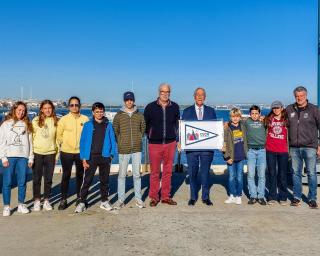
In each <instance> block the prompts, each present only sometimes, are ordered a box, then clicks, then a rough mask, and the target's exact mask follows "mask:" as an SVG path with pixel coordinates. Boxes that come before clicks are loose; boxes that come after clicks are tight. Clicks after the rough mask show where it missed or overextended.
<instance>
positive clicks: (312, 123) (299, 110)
mask: <svg viewBox="0 0 320 256" xmlns="http://www.w3.org/2000/svg"><path fill="white" fill-rule="evenodd" d="M293 94H294V97H295V99H296V102H295V103H293V104H291V105H289V106H288V107H287V108H286V111H287V114H288V120H289V147H290V149H289V150H290V156H291V159H292V169H293V200H292V202H291V206H299V205H300V204H301V195H302V168H303V161H304V163H305V166H306V169H307V173H308V185H309V193H308V204H309V207H310V208H311V209H316V208H318V204H317V171H316V161H317V156H318V157H319V156H320V146H319V141H318V135H319V128H320V111H319V109H318V107H317V106H315V105H313V104H311V103H309V102H308V99H307V89H306V88H305V87H303V86H298V87H297V88H295V89H294V91H293Z"/></svg>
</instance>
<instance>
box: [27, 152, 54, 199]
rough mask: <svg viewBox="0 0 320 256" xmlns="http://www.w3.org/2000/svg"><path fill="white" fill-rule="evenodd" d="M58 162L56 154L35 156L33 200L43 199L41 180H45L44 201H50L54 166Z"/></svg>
mask: <svg viewBox="0 0 320 256" xmlns="http://www.w3.org/2000/svg"><path fill="white" fill-rule="evenodd" d="M55 161H56V154H50V155H40V154H36V153H35V154H34V166H33V175H32V178H33V198H34V200H35V199H39V200H40V198H41V180H42V176H43V180H44V195H43V197H44V199H49V197H50V193H51V187H52V176H53V172H54V165H55Z"/></svg>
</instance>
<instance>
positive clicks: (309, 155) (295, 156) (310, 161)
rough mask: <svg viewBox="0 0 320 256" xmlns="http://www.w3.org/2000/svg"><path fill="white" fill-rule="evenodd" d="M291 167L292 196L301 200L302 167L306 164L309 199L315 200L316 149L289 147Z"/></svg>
mask: <svg viewBox="0 0 320 256" xmlns="http://www.w3.org/2000/svg"><path fill="white" fill-rule="evenodd" d="M290 155H291V158H292V169H293V197H294V198H296V199H299V200H301V195H302V168H303V161H304V163H305V165H306V169H307V174H308V185H309V193H308V199H309V200H317V171H316V161H317V150H316V149H314V148H290Z"/></svg>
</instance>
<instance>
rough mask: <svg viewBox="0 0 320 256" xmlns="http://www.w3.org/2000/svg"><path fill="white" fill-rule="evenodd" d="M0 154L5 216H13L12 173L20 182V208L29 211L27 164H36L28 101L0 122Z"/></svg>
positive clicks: (16, 104) (24, 211)
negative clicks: (11, 207)
mask: <svg viewBox="0 0 320 256" xmlns="http://www.w3.org/2000/svg"><path fill="white" fill-rule="evenodd" d="M0 158H1V161H2V172H3V184H2V196H3V204H4V207H3V216H10V214H11V209H10V199H11V185H12V178H13V175H14V174H16V176H17V183H18V203H19V204H18V212H19V213H23V214H25V213H29V209H28V208H27V207H26V205H25V204H24V200H25V195H26V181H27V171H28V167H29V168H31V167H32V165H33V150H32V124H31V122H30V121H29V118H28V115H27V106H26V104H25V103H23V102H21V101H18V102H16V103H15V104H14V105H13V106H12V108H11V110H10V113H9V114H8V115H7V116H6V118H5V121H4V122H3V123H2V125H1V126H0Z"/></svg>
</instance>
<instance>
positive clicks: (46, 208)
mask: <svg viewBox="0 0 320 256" xmlns="http://www.w3.org/2000/svg"><path fill="white" fill-rule="evenodd" d="M43 209H45V210H46V211H51V210H52V209H53V208H52V205H51V204H50V203H49V200H44V203H43Z"/></svg>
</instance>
